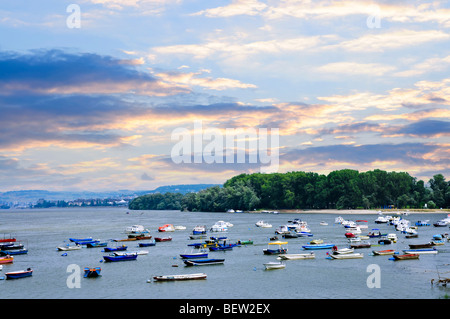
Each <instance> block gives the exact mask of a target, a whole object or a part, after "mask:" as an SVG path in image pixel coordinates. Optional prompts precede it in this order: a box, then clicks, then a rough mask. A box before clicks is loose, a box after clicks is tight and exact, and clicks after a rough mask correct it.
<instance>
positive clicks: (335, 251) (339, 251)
mask: <svg viewBox="0 0 450 319" xmlns="http://www.w3.org/2000/svg"><path fill="white" fill-rule="evenodd" d="M331 251H332V253H333V255H342V254H351V253H353V252H354V251H355V249H354V248H341V249H338V248H337V247H336V246H333V248H332V250H331Z"/></svg>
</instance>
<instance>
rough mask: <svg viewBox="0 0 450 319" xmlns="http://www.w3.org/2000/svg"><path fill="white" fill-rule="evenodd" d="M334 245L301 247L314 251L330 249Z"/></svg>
mask: <svg viewBox="0 0 450 319" xmlns="http://www.w3.org/2000/svg"><path fill="white" fill-rule="evenodd" d="M333 246H334V244H315V245H305V246H302V248H303V249H305V250H315V249H331V248H333Z"/></svg>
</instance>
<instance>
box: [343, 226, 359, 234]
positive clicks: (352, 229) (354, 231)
mask: <svg viewBox="0 0 450 319" xmlns="http://www.w3.org/2000/svg"><path fill="white" fill-rule="evenodd" d="M346 231H347V233H352V234H361V228H359V227H358V226H354V227H348V228H346Z"/></svg>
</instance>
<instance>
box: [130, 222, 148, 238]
mask: <svg viewBox="0 0 450 319" xmlns="http://www.w3.org/2000/svg"><path fill="white" fill-rule="evenodd" d="M149 233H150V231H149V230H148V229H146V228H145V227H144V226H142V225H132V226H128V227H126V228H125V234H127V235H128V237H129V238H132V237H136V236H144V235H145V234H149Z"/></svg>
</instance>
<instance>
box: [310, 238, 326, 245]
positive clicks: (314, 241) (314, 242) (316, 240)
mask: <svg viewBox="0 0 450 319" xmlns="http://www.w3.org/2000/svg"><path fill="white" fill-rule="evenodd" d="M308 244H309V245H316V244H323V239H313V240H311V241H310V242H309V243H308Z"/></svg>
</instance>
